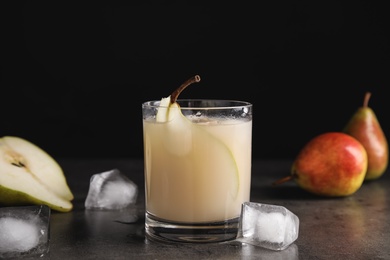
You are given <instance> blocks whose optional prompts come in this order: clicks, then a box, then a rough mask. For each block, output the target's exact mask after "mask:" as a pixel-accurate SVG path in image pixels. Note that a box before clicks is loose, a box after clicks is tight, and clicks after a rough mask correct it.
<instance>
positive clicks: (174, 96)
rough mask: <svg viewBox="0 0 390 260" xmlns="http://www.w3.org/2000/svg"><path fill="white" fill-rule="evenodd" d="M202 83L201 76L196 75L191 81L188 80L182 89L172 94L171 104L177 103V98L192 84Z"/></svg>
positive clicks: (182, 85) (179, 88)
mask: <svg viewBox="0 0 390 260" xmlns="http://www.w3.org/2000/svg"><path fill="white" fill-rule="evenodd" d="M199 81H200V76H199V75H195V76H193V77H191V78H189V79H187V80H186V81H185V82H184V83H183V84H181V86H180V87H178V88H177V89H176V90H175V91H173V92H172V94H171V104H173V103H176V100H177V97H178V96H179V95H180V93H181V92H182V91H183V90H184V89H185V88H186V87H188V86H189V85H191V84H192V83H196V82H199Z"/></svg>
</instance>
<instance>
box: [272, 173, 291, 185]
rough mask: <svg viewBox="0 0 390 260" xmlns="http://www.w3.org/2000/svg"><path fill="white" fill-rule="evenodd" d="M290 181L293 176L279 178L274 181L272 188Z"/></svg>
mask: <svg viewBox="0 0 390 260" xmlns="http://www.w3.org/2000/svg"><path fill="white" fill-rule="evenodd" d="M292 179H293V176H292V175H289V176H286V177H283V178H280V179H279V180H276V181H274V182H273V183H272V186H276V185H279V184H282V183H285V182H287V181H290V180H292Z"/></svg>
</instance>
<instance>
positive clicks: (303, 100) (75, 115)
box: [0, 0, 390, 158]
mask: <svg viewBox="0 0 390 260" xmlns="http://www.w3.org/2000/svg"><path fill="white" fill-rule="evenodd" d="M4 2H5V1H3V2H2V4H1V6H0V8H1V9H0V14H1V19H2V20H1V46H2V47H1V57H0V61H1V83H0V84H1V85H0V88H1V92H0V97H1V101H0V109H1V110H0V111H1V119H0V136H4V135H14V136H20V137H23V138H26V139H28V140H30V141H32V142H34V143H35V144H37V145H38V146H40V147H41V148H43V149H45V150H46V151H47V152H48V153H50V154H51V155H53V156H54V157H94V158H115V157H140V158H141V157H142V153H143V148H142V117H141V103H142V102H143V101H146V100H151V99H161V98H162V97H165V96H168V95H169V94H170V93H171V92H172V91H173V90H174V89H175V88H176V87H178V86H179V85H180V84H181V83H182V82H183V81H185V80H186V79H188V78H189V77H191V76H193V75H195V74H199V75H200V76H201V78H202V80H201V82H200V83H197V84H195V85H193V86H191V87H190V88H188V89H186V90H185V91H184V92H183V93H182V94H181V96H180V97H181V98H220V99H237V100H246V101H249V102H251V103H253V105H254V121H253V124H254V127H253V156H254V157H255V158H292V157H294V156H295V155H296V154H297V152H298V150H299V149H300V148H301V147H302V146H303V145H304V144H305V143H306V142H307V141H308V140H309V139H311V138H312V137H314V136H315V135H318V134H320V133H323V132H327V131H340V130H341V129H342V128H343V127H344V125H345V124H346V122H347V121H348V119H349V118H350V117H351V116H352V114H353V113H354V112H355V111H356V110H357V108H358V107H359V106H361V105H362V103H363V97H364V94H365V92H366V91H371V92H372V96H371V99H370V106H371V107H372V108H373V109H374V111H375V112H376V115H377V117H378V119H379V121H380V122H381V124H382V128H383V130H384V131H385V133H386V135H387V136H390V132H389V127H390V119H389V117H388V115H387V112H388V111H389V104H388V102H387V101H388V94H387V93H388V92H389V90H388V87H389V83H390V82H389V75H390V71H389V61H390V60H389V57H390V56H389V49H390V42H389V39H390V37H389V33H390V27H389V15H388V9H386V8H385V6H383V5H381V4H380V2H379V1H378V2H377V1H296V0H292V1H252V2H251V3H248V2H246V1H240V2H238V1H236V2H232V1H231V2H229V3H224V2H221V3H215V2H213V1H204V2H202V1H129V2H130V3H127V4H113V3H109V2H107V3H101V2H99V3H95V2H85V3H78V4H74V3H73V4H70V3H68V2H57V1H55V2H49V1H48V2H41V1H26V2H17V3H13V4H5V3H4ZM385 2H386V1H382V3H385Z"/></svg>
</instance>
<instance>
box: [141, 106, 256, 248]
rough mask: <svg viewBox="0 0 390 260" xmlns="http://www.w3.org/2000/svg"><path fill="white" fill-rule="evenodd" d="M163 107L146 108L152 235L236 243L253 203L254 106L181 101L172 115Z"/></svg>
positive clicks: (147, 194) (146, 163)
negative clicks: (243, 212)
mask: <svg viewBox="0 0 390 260" xmlns="http://www.w3.org/2000/svg"><path fill="white" fill-rule="evenodd" d="M161 102H162V101H157V100H156V101H148V102H144V103H143V104H142V115H143V138H144V140H143V142H144V174H145V176H144V177H145V199H146V200H145V207H146V213H145V233H146V237H147V238H150V239H151V240H159V241H163V242H164V241H165V242H184V243H185V242H187V243H188V242H191V243H192V242H193V243H207V242H222V241H228V240H233V239H235V238H236V236H237V231H238V225H239V224H238V223H239V217H240V213H241V205H242V203H243V202H246V201H249V199H250V184H251V163H252V161H251V157H252V156H251V153H252V109H253V108H252V104H251V103H248V102H245V101H235V100H194V99H193V100H189V99H181V100H180V99H178V100H177V101H176V103H177V104H178V106H177V107H169V114H168V115H167V111H168V107H167V106H166V107H164V105H162V104H161ZM159 110H160V112H159ZM158 113H164V116H165V117H166V118H165V119H164V120H159V115H158ZM160 118H161V116H160Z"/></svg>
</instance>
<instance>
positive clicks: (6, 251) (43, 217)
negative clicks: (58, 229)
mask: <svg viewBox="0 0 390 260" xmlns="http://www.w3.org/2000/svg"><path fill="white" fill-rule="evenodd" d="M50 213H51V210H50V208H49V207H48V206H46V205H34V206H18V207H0V259H3V258H19V257H23V256H31V257H33V256H43V255H45V254H46V253H48V251H49V239H50V233H49V232H50Z"/></svg>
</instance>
